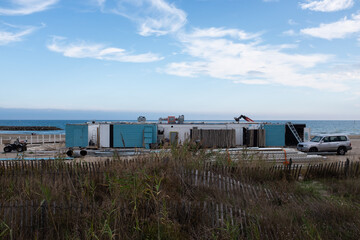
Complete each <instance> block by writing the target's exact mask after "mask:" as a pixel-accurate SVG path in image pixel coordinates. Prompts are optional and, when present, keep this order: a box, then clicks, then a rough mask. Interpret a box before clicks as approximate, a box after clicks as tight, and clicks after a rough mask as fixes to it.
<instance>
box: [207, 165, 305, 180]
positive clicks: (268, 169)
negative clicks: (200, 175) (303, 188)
mask: <svg viewBox="0 0 360 240" xmlns="http://www.w3.org/2000/svg"><path fill="white" fill-rule="evenodd" d="M301 169H302V165H298V164H293V163H292V162H291V163H290V164H288V165H283V164H281V165H274V166H264V167H260V166H256V167H252V166H246V165H244V166H236V165H235V166H231V165H230V166H227V165H219V164H217V163H216V162H207V163H206V164H205V167H204V170H205V171H213V172H215V173H219V174H223V175H230V176H236V178H237V179H240V180H242V181H251V180H252V181H256V180H257V179H262V180H281V179H284V178H286V179H292V180H298V179H299V176H300V173H301Z"/></svg>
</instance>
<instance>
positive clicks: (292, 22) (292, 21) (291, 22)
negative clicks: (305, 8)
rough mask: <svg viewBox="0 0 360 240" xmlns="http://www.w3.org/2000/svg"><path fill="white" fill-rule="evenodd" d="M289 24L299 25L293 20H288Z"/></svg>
mask: <svg viewBox="0 0 360 240" xmlns="http://www.w3.org/2000/svg"><path fill="white" fill-rule="evenodd" d="M288 24H289V25H298V23H297V22H295V21H294V20H293V19H289V20H288Z"/></svg>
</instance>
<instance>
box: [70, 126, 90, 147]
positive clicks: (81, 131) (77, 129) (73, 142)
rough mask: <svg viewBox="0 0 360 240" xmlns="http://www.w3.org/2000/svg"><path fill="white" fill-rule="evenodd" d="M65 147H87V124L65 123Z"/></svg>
mask: <svg viewBox="0 0 360 240" xmlns="http://www.w3.org/2000/svg"><path fill="white" fill-rule="evenodd" d="M65 132H66V135H65V139H66V147H87V146H88V125H87V124H81V125H80V124H78V125H74V124H67V125H66V128H65Z"/></svg>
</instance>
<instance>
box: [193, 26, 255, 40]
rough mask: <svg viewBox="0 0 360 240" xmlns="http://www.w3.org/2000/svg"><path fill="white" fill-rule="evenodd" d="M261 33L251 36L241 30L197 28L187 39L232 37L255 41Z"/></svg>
mask: <svg viewBox="0 0 360 240" xmlns="http://www.w3.org/2000/svg"><path fill="white" fill-rule="evenodd" d="M260 35H261V33H255V34H249V33H246V32H244V31H242V30H239V29H224V28H215V27H212V28H204V29H200V28H195V29H194V31H193V32H192V33H191V34H187V35H186V37H187V38H219V37H227V36H228V37H232V38H235V39H238V40H247V39H253V38H256V37H258V36H260Z"/></svg>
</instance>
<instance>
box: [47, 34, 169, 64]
mask: <svg viewBox="0 0 360 240" xmlns="http://www.w3.org/2000/svg"><path fill="white" fill-rule="evenodd" d="M47 48H48V49H49V50H51V51H54V52H58V53H62V54H63V55H64V56H66V57H71V58H93V59H99V60H108V61H118V62H132V63H143V62H154V61H159V60H161V59H162V57H159V56H158V55H157V54H153V53H144V54H131V53H128V52H127V51H125V50H124V49H121V48H114V47H106V46H105V45H103V44H96V43H95V44H94V43H87V42H84V41H79V42H73V43H68V42H67V41H66V38H63V37H53V39H52V40H51V42H50V43H49V44H48V45H47Z"/></svg>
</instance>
